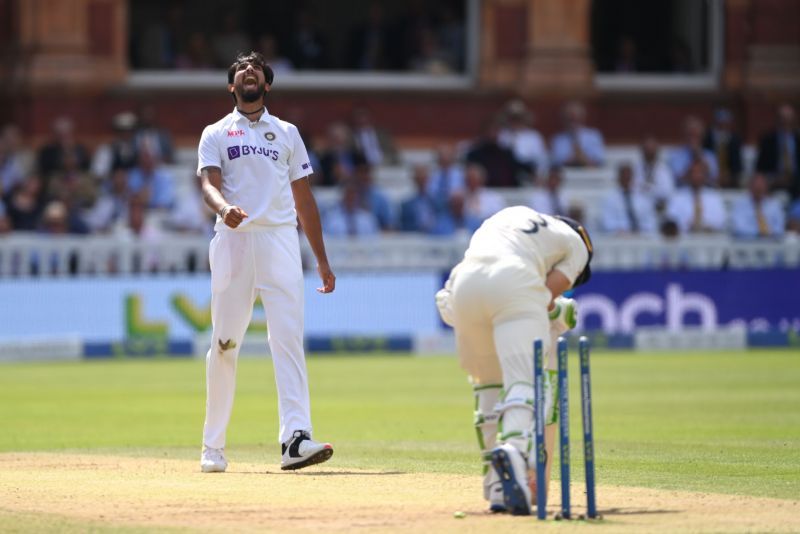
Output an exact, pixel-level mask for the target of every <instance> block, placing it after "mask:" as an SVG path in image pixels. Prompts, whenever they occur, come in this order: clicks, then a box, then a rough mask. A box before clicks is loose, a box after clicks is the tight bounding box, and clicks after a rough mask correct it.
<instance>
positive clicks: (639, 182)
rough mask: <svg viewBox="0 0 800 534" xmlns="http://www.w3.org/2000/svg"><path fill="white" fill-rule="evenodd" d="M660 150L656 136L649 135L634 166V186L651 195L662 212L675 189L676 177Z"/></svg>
mask: <svg viewBox="0 0 800 534" xmlns="http://www.w3.org/2000/svg"><path fill="white" fill-rule="evenodd" d="M659 150H660V147H659V145H658V140H657V139H656V138H655V137H653V136H648V137H646V138H645V139H644V141H642V146H641V152H640V154H641V156H640V158H639V159H638V160H637V161H636V162H635V163H634V167H633V186H634V189H636V190H637V191H640V192H642V193H644V194H646V195H648V196H650V197H651V198H652V199H653V202H654V204H655V207H656V210H657V211H658V212H659V213H660V212H663V210H664V207H665V206H666V203H667V200H669V197H670V196H671V195H672V193H673V192H674V191H675V177H674V176H673V175H672V171H671V170H670V168H669V166H668V165H667V164H666V163H665V162H663V161H661V160H660V158H659Z"/></svg>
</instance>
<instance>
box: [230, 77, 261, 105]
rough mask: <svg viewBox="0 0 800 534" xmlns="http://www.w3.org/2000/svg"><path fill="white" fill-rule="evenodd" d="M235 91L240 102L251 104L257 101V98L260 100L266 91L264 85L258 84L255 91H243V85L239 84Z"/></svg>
mask: <svg viewBox="0 0 800 534" xmlns="http://www.w3.org/2000/svg"><path fill="white" fill-rule="evenodd" d="M236 89H237V92H238V93H239V97H240V98H241V99H242V101H243V102H246V103H248V104H251V103H253V102H256V101H258V99H259V98H262V97H263V96H264V90H265V89H266V84H265V83H259V84H258V85H257V87H256V88H255V89H245V88H244V83H243V82H240V83H239V84H238V85H237V86H236Z"/></svg>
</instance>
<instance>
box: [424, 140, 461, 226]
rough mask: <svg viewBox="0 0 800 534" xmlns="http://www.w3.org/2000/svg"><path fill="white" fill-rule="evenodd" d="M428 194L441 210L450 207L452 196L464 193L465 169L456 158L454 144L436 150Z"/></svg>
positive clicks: (444, 145)
mask: <svg viewBox="0 0 800 534" xmlns="http://www.w3.org/2000/svg"><path fill="white" fill-rule="evenodd" d="M427 187H428V195H429V196H430V197H431V198H433V199H434V200H435V201H436V203H437V207H438V209H439V210H440V211H446V210H448V209H449V203H450V197H451V196H452V195H455V194H462V193H464V169H463V168H462V166H461V165H460V164H459V163H458V161H457V160H456V150H455V148H454V147H453V145H449V144H443V145H441V146H439V148H438V149H437V150H436V166H435V167H434V169H433V170H432V171H431V173H430V177H429V180H428V186H427Z"/></svg>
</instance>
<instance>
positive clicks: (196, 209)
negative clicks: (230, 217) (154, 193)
mask: <svg viewBox="0 0 800 534" xmlns="http://www.w3.org/2000/svg"><path fill="white" fill-rule="evenodd" d="M187 180H190V182H191V183H192V184H194V187H192V188H191V189H190V190H188V191H186V192H185V193H184V194H182V195H178V198H177V199H176V202H175V205H174V206H173V208H172V209H171V210H170V212H169V216H168V217H167V220H166V223H167V225H168V226H169V228H170V229H171V230H174V231H176V232H181V233H187V234H199V235H206V236H208V237H209V238H211V237H213V235H214V223H215V222H216V218H215V217H214V215H215V214H214V213H213V212H212V211H211V210H210V209H209V208H208V206H207V205H206V203H205V201H204V200H203V194H202V182H201V181H200V180H198V179H197V177H196V176H194V173H192V175H191V176H187Z"/></svg>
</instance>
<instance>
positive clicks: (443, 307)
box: [436, 285, 454, 326]
mask: <svg viewBox="0 0 800 534" xmlns="http://www.w3.org/2000/svg"><path fill="white" fill-rule="evenodd" d="M451 296H452V294H451V293H450V288H449V287H448V286H447V285H445V287H444V288H442V289H440V290H439V291H437V292H436V307H437V308H438V309H439V315H440V316H441V317H442V321H444V323H445V324H446V325H448V326H453V323H454V321H453V305H452V302H451V298H450V297H451Z"/></svg>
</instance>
